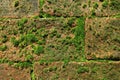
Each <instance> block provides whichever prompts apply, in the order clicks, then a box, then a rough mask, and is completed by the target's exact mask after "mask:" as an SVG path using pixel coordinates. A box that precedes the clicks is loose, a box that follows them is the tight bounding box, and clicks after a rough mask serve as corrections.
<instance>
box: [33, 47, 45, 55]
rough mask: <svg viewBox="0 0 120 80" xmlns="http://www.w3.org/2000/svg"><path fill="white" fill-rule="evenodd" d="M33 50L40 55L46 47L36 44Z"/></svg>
mask: <svg viewBox="0 0 120 80" xmlns="http://www.w3.org/2000/svg"><path fill="white" fill-rule="evenodd" d="M33 52H34V53H35V54H37V55H39V54H41V53H43V52H44V47H43V46H40V45H38V46H34V47H33Z"/></svg>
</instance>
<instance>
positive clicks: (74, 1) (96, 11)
mask: <svg viewBox="0 0 120 80" xmlns="http://www.w3.org/2000/svg"><path fill="white" fill-rule="evenodd" d="M103 5H104V6H105V7H103ZM119 5H120V0H114V1H113V0H106V1H104V2H101V1H100V0H68V1H66V0H57V1H56V0H52V1H50V0H45V1H44V4H43V6H42V11H43V12H45V13H47V14H50V15H53V16H58V17H59V16H64V17H68V16H74V17H75V16H76V17H79V16H91V15H95V16H112V15H116V14H119V12H120V6H119Z"/></svg>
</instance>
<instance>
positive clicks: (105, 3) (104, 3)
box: [102, 0, 109, 8]
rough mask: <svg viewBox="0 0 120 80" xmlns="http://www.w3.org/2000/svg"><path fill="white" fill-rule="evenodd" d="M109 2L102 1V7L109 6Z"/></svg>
mask: <svg viewBox="0 0 120 80" xmlns="http://www.w3.org/2000/svg"><path fill="white" fill-rule="evenodd" d="M108 2H109V1H108V0H104V1H103V3H102V7H103V8H107V7H108V5H109V3H108Z"/></svg>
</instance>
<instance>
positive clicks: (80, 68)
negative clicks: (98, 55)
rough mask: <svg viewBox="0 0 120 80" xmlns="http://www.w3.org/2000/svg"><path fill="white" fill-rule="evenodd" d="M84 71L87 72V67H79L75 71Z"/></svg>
mask: <svg viewBox="0 0 120 80" xmlns="http://www.w3.org/2000/svg"><path fill="white" fill-rule="evenodd" d="M85 72H89V68H88V67H79V68H78V70H77V73H78V74H80V73H85Z"/></svg>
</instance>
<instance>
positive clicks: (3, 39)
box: [2, 35, 8, 43]
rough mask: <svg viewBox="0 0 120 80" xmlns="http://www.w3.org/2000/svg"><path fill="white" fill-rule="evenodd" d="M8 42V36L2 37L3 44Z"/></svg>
mask: <svg viewBox="0 0 120 80" xmlns="http://www.w3.org/2000/svg"><path fill="white" fill-rule="evenodd" d="M7 41H8V37H7V35H2V43H5V42H7Z"/></svg>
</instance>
